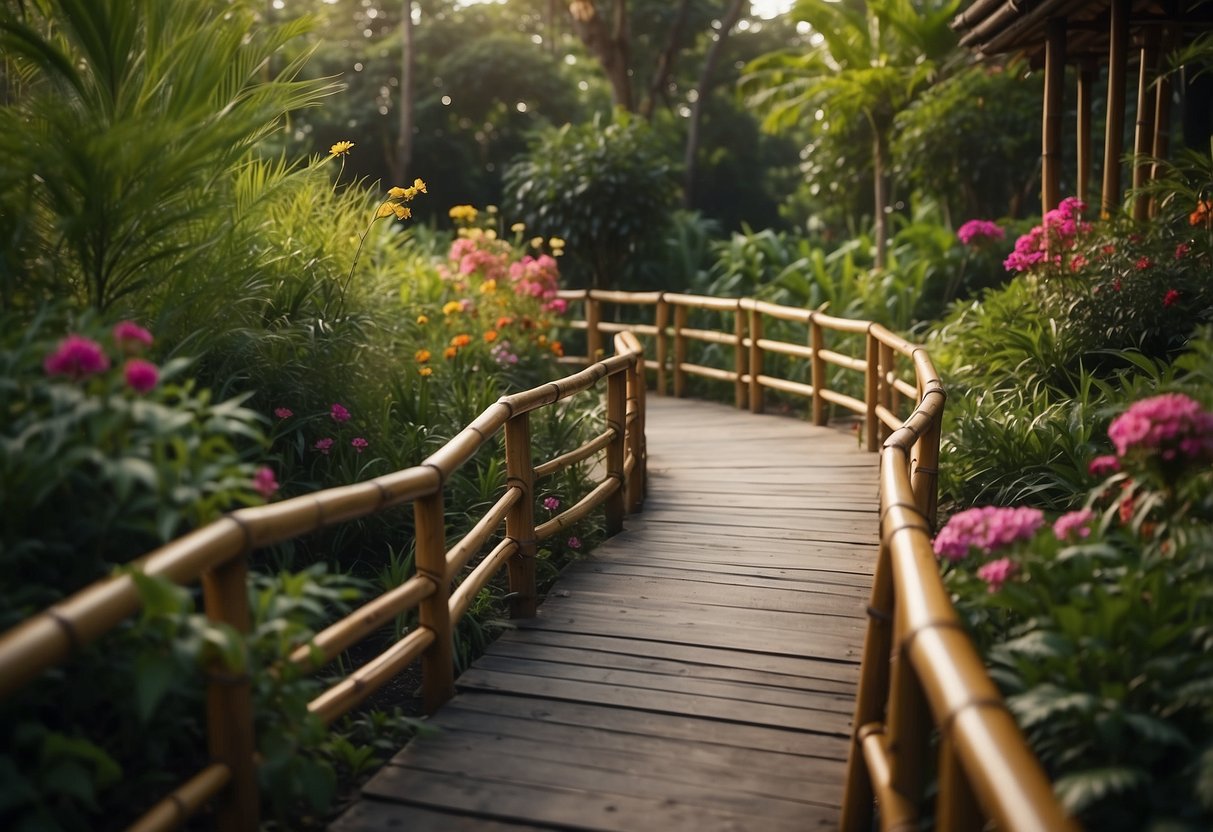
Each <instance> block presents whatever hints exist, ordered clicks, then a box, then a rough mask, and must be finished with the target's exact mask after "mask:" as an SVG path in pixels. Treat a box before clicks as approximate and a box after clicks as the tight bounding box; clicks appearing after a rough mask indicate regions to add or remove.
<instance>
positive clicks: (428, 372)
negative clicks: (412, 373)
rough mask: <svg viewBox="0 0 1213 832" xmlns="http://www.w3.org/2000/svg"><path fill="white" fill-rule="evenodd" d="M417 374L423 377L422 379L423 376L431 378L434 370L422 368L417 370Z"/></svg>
mask: <svg viewBox="0 0 1213 832" xmlns="http://www.w3.org/2000/svg"><path fill="white" fill-rule="evenodd" d="M417 372H418V373H419V374H421V376H423V377H424V376H432V375H433V374H434V368H433V367H422V368H421V369H420V370H418V371H417Z"/></svg>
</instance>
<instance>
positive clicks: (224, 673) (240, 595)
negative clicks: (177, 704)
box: [202, 557, 261, 832]
mask: <svg viewBox="0 0 1213 832" xmlns="http://www.w3.org/2000/svg"><path fill="white" fill-rule="evenodd" d="M202 593H203V604H204V607H205V609H206V615H207V618H209V619H210V620H212V621H216V622H221V623H223V624H227V625H228V626H230V627H232V628H233V629H235V630H237V631H238V632H240V633H242V634H243V633H247V632H248V631H249V630H250V629H251V628H252V616H251V614H250V612H249V603H248V564H247V563H246V562H245V560H244V558H243V557H237V558H233V559H231V560H229V561H228V562H227V563H225V564H223V565H222V566H218V567H216V568H215V569H212V570H210V571H209V572H206V573H205V574H204V575H203V576H202ZM249 660H250V657H249V656H248V654H247V653H246V654H245V661H246V662H247V661H249ZM249 670H250V668H248V667H247V666H246V667H244V668H243V669H240V670H236V671H232V670H229V669H227V668H225V667H222V666H220V665H218V664H217V665H216V666H214V667H212V668H211V669H210V672H209V674H208V682H207V690H206V716H207V720H206V722H207V742H208V750H209V752H210V756H211V759H213V760H214V761H215V762H218V763H222V764H223V765H225V766H227V768H228V770H229V771H231V773H232V777H231V781H230V783H229V784H228V786H227V788H226V789H224V790H223V792H222V793H221V797H220V799H219V801H218V806H217V807H216V810H215V828H216V829H220V830H223V832H227V830H234V832H255V830H256V829H257V828H258V827H259V825H260V820H261V808H260V802H259V801H260V798H259V793H258V787H257V765H256V762H255V755H256V752H257V744H256V740H255V738H254V736H253V688H252V680H251V677H250V675H249Z"/></svg>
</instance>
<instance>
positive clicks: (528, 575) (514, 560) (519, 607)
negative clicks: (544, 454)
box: [505, 413, 536, 618]
mask: <svg viewBox="0 0 1213 832" xmlns="http://www.w3.org/2000/svg"><path fill="white" fill-rule="evenodd" d="M505 471H506V482H507V484H508V485H510V486H512V487H517V488H520V489H522V497H521V498H520V499H519V500H518V502H516V503H514V505H513V506H511V507H510V511H509V513H508V514H506V516H505V534H506V536H507V537H510V538H513V539H514V541H515V542H516V543H517V544H518V551H517V552H516V553H515V554H514V556H513V557H511V558H510V560H509V573H510V617H511V618H531V617H533V616H534V615H535V606H536V597H535V466H534V464H533V461H532V459H531V418H530V414H529V413H519V414H518V415H517V416H513V417H511V418H510V420H509V421H508V422H506V423H505Z"/></svg>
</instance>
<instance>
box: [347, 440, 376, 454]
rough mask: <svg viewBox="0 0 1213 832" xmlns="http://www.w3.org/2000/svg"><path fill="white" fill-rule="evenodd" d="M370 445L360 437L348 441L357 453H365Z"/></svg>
mask: <svg viewBox="0 0 1213 832" xmlns="http://www.w3.org/2000/svg"><path fill="white" fill-rule="evenodd" d="M370 444H371V443H370V442H367V441H366V440H365V439H363V438H362V437H361V436H355V437H354V438H353V439H351V440H350V445H351V446H353V448H354V450H355V451H357V452H358V453H362V452H363V451H365V450H366V449H367V448H368V447H370Z"/></svg>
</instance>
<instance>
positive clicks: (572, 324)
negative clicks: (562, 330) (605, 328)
mask: <svg viewBox="0 0 1213 832" xmlns="http://www.w3.org/2000/svg"><path fill="white" fill-rule="evenodd" d="M565 327H566V328H567V329H577V330H581V329H589V328H590V325H589V324H588V323H586V322H585V321H569V322H568V323H566V324H565Z"/></svg>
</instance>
